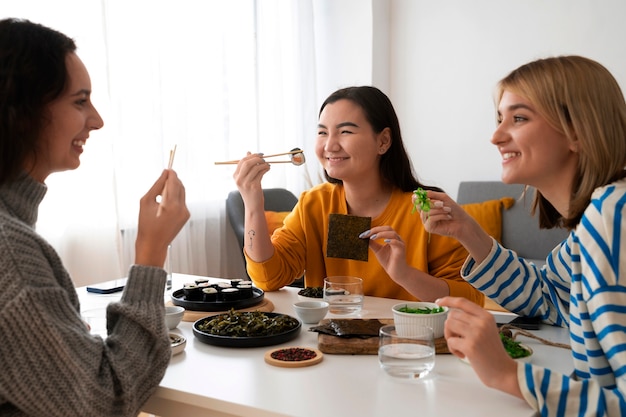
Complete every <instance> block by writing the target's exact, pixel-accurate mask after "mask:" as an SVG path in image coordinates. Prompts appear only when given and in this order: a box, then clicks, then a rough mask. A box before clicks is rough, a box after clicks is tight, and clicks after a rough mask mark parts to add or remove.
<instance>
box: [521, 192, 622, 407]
mask: <svg viewBox="0 0 626 417" xmlns="http://www.w3.org/2000/svg"><path fill="white" fill-rule="evenodd" d="M625 205H626V187H625V186H624V183H623V182H620V183H617V184H616V185H611V186H607V187H603V188H601V189H598V190H597V191H596V192H595V193H594V195H593V197H592V200H591V204H590V205H589V207H588V208H587V210H586V211H585V213H584V215H583V218H582V219H581V222H580V224H579V226H578V227H577V228H576V230H575V231H574V233H573V234H572V236H571V239H568V242H569V246H570V248H569V253H570V255H571V259H572V261H571V264H570V267H571V296H570V303H571V304H570V335H571V345H572V356H573V361H574V375H572V376H565V375H561V374H557V373H555V372H551V371H550V370H548V369H544V368H541V367H538V366H533V365H530V364H526V365H524V366H523V367H519V368H518V381H519V382H520V388H521V389H522V393H523V395H524V397H525V399H526V401H527V402H528V403H529V404H531V406H533V407H534V408H535V409H536V410H537V411H539V412H540V413H541V415H545V416H620V415H623V414H624V413H625V412H626V398H625V394H626V286H625V285H624V280H626V258H624V256H620V255H621V252H622V250H621V248H622V247H624V248H625V249H626V236H624V231H625V230H626V224H625V223H624V218H623V215H624V213H625V209H624V207H625Z"/></svg>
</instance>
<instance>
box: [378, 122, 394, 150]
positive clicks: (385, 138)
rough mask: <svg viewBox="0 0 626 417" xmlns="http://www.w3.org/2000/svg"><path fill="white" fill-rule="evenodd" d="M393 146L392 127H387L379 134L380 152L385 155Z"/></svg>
mask: <svg viewBox="0 0 626 417" xmlns="http://www.w3.org/2000/svg"><path fill="white" fill-rule="evenodd" d="M390 146H391V129H390V128H388V127H386V128H384V129H383V131H382V132H380V133H379V134H378V154H379V155H384V154H385V153H386V152H387V150H389V147H390Z"/></svg>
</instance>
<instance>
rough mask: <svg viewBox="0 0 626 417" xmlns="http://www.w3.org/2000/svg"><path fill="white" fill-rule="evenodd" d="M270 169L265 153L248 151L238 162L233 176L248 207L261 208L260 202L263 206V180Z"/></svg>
mask: <svg viewBox="0 0 626 417" xmlns="http://www.w3.org/2000/svg"><path fill="white" fill-rule="evenodd" d="M269 170H270V164H268V163H267V162H265V160H264V159H263V154H259V153H250V152H248V153H246V156H245V157H243V158H241V160H240V161H239V163H238V164H237V169H235V173H234V174H233V178H234V179H235V184H236V185H237V189H238V190H239V193H240V194H241V198H242V199H243V201H244V204H245V206H246V208H248V209H252V208H253V207H256V208H259V203H260V204H261V207H260V208H261V209H262V208H263V206H262V204H263V203H264V200H263V187H262V186H261V180H262V179H263V176H264V175H265V174H266V173H267V172H268V171H269Z"/></svg>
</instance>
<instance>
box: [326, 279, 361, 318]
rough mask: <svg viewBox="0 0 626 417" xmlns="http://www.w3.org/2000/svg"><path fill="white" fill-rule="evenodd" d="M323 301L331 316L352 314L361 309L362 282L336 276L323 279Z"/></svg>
mask: <svg viewBox="0 0 626 417" xmlns="http://www.w3.org/2000/svg"><path fill="white" fill-rule="evenodd" d="M324 301H326V302H327V303H328V305H329V306H328V311H329V312H330V313H332V314H353V313H358V312H360V311H361V309H362V308H363V280H362V279H361V278H357V277H348V276H336V277H327V278H325V279H324Z"/></svg>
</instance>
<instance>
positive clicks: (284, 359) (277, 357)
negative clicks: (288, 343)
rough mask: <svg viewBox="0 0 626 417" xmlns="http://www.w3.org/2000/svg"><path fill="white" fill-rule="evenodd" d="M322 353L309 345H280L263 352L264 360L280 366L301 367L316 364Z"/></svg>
mask: <svg viewBox="0 0 626 417" xmlns="http://www.w3.org/2000/svg"><path fill="white" fill-rule="evenodd" d="M323 358H324V354H323V353H322V352H321V351H319V350H318V349H313V348H309V347H299V346H296V347H282V348H278V349H272V350H270V351H267V352H265V362H266V363H269V364H270V365H273V366H279V367H281V368H302V367H305V366H311V365H316V364H318V363H320V362H321V361H322V359H323Z"/></svg>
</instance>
